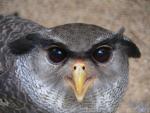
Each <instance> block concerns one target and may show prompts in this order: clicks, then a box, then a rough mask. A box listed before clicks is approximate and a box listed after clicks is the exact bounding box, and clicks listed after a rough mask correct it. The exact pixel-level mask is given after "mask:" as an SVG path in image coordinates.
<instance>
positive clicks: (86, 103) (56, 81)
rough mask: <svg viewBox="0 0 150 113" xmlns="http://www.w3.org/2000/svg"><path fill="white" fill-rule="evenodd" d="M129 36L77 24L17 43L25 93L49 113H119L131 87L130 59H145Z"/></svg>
mask: <svg viewBox="0 0 150 113" xmlns="http://www.w3.org/2000/svg"><path fill="white" fill-rule="evenodd" d="M123 31H124V29H120V30H119V31H118V32H111V31H109V30H106V29H104V28H102V27H99V26H95V25H89V24H81V23H74V24H65V25H61V26H56V27H53V28H50V29H47V30H45V31H37V32H33V33H28V34H26V35H25V36H23V37H20V38H19V39H16V40H15V41H12V42H11V43H10V44H9V48H10V52H11V54H13V55H14V56H15V59H14V64H13V65H14V67H15V71H14V73H15V74H14V77H15V78H16V79H17V80H19V82H20V86H19V87H20V91H24V94H25V95H27V98H30V99H29V100H30V104H34V105H35V106H37V107H38V108H40V109H42V110H44V111H46V113H47V112H48V113H79V112H80V113H114V112H115V111H116V108H117V106H118V104H119V102H120V100H121V98H122V96H123V94H124V92H125V90H126V87H127V84H128V58H129V57H134V58H138V57H140V51H139V49H138V48H137V46H136V45H135V44H134V43H133V42H132V41H131V40H130V39H129V38H127V37H126V36H124V35H123Z"/></svg>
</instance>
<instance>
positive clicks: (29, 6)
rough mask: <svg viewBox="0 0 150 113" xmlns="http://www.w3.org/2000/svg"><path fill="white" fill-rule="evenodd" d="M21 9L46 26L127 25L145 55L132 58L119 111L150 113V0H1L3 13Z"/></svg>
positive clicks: (128, 32)
mask: <svg viewBox="0 0 150 113" xmlns="http://www.w3.org/2000/svg"><path fill="white" fill-rule="evenodd" d="M14 12H18V13H19V15H20V16H21V17H23V18H27V19H31V20H33V21H35V22H37V23H39V24H41V25H44V26H46V27H52V26H56V25H60V24H65V23H75V22H83V23H90V24H96V25H99V26H102V27H105V28H107V29H110V30H112V31H117V30H118V29H119V28H120V27H122V26H124V27H125V28H126V32H125V34H126V35H127V36H129V37H130V38H131V39H132V40H133V41H134V42H135V43H136V44H137V46H138V47H139V48H140V51H141V53H142V57H141V58H140V59H130V72H129V74H130V75H129V85H128V91H127V92H126V94H125V97H124V99H123V102H122V104H121V105H120V107H119V109H118V111H117V113H150V56H149V55H150V50H149V49H150V0H0V14H5V15H6V14H11V13H14Z"/></svg>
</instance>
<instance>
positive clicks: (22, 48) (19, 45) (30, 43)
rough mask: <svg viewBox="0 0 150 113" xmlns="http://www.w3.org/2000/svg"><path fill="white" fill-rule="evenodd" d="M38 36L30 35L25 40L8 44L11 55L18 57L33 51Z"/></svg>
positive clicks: (21, 39)
mask: <svg viewBox="0 0 150 113" xmlns="http://www.w3.org/2000/svg"><path fill="white" fill-rule="evenodd" d="M38 37H39V35H38V34H28V35H26V36H25V37H23V38H20V39H17V40H15V41H13V42H11V43H9V44H8V47H9V48H10V51H11V53H13V54H16V55H21V54H25V53H27V52H29V51H31V50H32V49H33V48H34V47H35V44H36V41H35V40H36V39H38Z"/></svg>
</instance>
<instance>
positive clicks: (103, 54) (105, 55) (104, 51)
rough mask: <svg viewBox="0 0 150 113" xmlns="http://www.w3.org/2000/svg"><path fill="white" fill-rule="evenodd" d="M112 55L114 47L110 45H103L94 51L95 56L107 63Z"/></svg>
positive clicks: (99, 60)
mask: <svg viewBox="0 0 150 113" xmlns="http://www.w3.org/2000/svg"><path fill="white" fill-rule="evenodd" d="M111 55H112V48H111V47H109V46H101V47H99V48H97V49H95V51H94V52H93V58H94V59H95V60H96V61H98V62H100V63H105V62H107V61H108V60H109V59H110V57H111Z"/></svg>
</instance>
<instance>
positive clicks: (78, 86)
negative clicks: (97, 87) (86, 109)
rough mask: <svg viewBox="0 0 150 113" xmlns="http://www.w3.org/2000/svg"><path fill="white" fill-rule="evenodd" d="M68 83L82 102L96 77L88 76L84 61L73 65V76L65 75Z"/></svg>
mask: <svg viewBox="0 0 150 113" xmlns="http://www.w3.org/2000/svg"><path fill="white" fill-rule="evenodd" d="M65 80H66V81H67V83H68V85H69V86H70V87H71V88H72V89H73V91H74V94H75V96H76V99H77V101H78V102H82V101H83V99H84V97H85V94H86V92H87V91H88V89H89V87H91V86H92V84H93V82H94V80H95V77H94V76H93V77H88V76H87V73H86V66H85V65H84V63H81V62H78V63H75V64H74V66H73V72H72V76H71V77H68V76H66V77H65Z"/></svg>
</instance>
